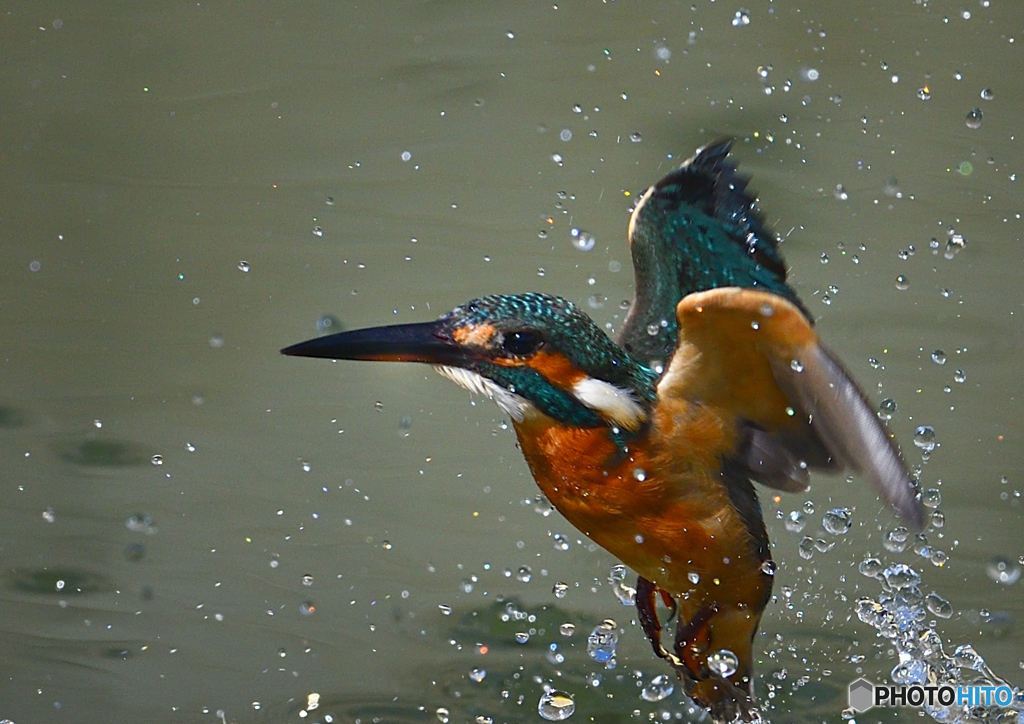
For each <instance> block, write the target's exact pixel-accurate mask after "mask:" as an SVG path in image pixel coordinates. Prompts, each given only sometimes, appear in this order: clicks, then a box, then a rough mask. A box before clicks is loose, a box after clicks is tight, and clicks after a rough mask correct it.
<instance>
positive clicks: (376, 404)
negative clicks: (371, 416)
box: [373, 400, 384, 412]
mask: <svg viewBox="0 0 1024 724" xmlns="http://www.w3.org/2000/svg"><path fill="white" fill-rule="evenodd" d="M373 409H374V410H376V411H377V412H380V411H381V410H383V409H384V403H383V402H381V401H380V400H377V401H376V402H374V403H373Z"/></svg>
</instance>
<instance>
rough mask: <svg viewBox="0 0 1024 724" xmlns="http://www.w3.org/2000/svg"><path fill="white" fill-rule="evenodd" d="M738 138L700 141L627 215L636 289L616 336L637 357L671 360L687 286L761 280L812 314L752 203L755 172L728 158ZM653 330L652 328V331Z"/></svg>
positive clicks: (698, 287)
mask: <svg viewBox="0 0 1024 724" xmlns="http://www.w3.org/2000/svg"><path fill="white" fill-rule="evenodd" d="M731 147H732V140H731V139H725V140H721V141H717V142H715V143H712V144H710V145H708V146H704V147H703V148H701V149H699V150H698V151H697V153H696V155H694V157H693V158H691V159H689V160H687V161H685V162H684V163H683V165H682V166H680V167H679V168H678V169H676V170H675V171H673V172H672V173H670V174H668V175H667V176H665V177H664V178H663V179H661V180H660V181H658V183H656V184H654V186H651V188H649V189H647V192H646V193H645V194H644V195H643V196H642V197H641V198H640V200H639V201H638V202H637V205H636V208H635V209H634V210H633V215H632V217H631V218H630V221H629V244H630V251H631V253H632V255H633V269H634V273H635V275H636V284H635V287H636V297H635V299H634V300H633V305H632V307H631V309H630V312H629V315H628V316H627V317H626V321H625V322H624V323H623V326H622V330H621V331H620V332H619V335H618V338H617V340H616V341H618V343H619V344H620V345H621V346H623V347H624V348H625V349H626V350H627V351H628V352H629V353H630V354H632V355H633V357H634V358H636V359H637V360H640V361H641V362H644V363H646V364H650V363H651V362H652V361H658V362H660V363H662V364H663V365H664V367H665V368H667V367H668V362H669V360H670V359H671V357H672V353H673V351H674V350H675V346H676V338H677V334H678V327H677V323H676V315H675V309H676V304H678V303H679V300H680V299H682V298H683V297H685V296H686V295H687V294H692V293H694V292H700V291H704V290H707V289H714V288H717V287H730V286H731V287H755V288H762V289H765V290H766V291H770V292H773V293H775V294H778V295H780V296H783V297H785V298H786V299H788V300H789V301H791V302H792V303H793V304H795V305H796V306H797V307H798V308H799V309H800V310H801V312H802V313H803V314H804V316H806V317H807V318H808V319H809V318H810V315H809V314H808V313H807V310H806V309H804V307H803V305H802V304H801V303H800V300H799V299H798V298H797V296H796V292H794V291H793V290H792V289H791V288H790V287H789V285H788V284H786V265H785V261H784V260H783V258H782V254H781V253H780V252H779V248H778V241H777V239H776V238H775V235H774V234H773V233H772V231H771V229H769V228H768V226H767V225H766V224H765V221H764V219H763V218H762V216H761V214H760V213H759V212H758V211H757V210H756V209H755V208H754V197H753V196H752V195H751V194H750V193H748V191H747V183H748V181H749V179H747V178H746V177H745V176H741V175H740V174H738V173H737V172H736V166H735V164H733V163H732V162H731V161H729V160H728V158H727V156H728V154H729V149H730V148H731ZM651 331H653V332H655V333H654V334H650V332H651Z"/></svg>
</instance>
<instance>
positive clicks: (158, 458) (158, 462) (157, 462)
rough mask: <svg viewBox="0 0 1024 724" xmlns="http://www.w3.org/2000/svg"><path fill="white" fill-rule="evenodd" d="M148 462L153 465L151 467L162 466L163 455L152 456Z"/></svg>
mask: <svg viewBox="0 0 1024 724" xmlns="http://www.w3.org/2000/svg"><path fill="white" fill-rule="evenodd" d="M149 462H151V463H153V465H163V464H164V456H163V455H154V456H153V457H151V458H150V459H149Z"/></svg>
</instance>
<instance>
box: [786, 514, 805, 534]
mask: <svg viewBox="0 0 1024 724" xmlns="http://www.w3.org/2000/svg"><path fill="white" fill-rule="evenodd" d="M783 525H785V526H786V530H788V531H789V532H790V533H799V532H800V531H802V530H803V529H804V526H806V525H807V521H806V520H804V516H803V513H801V512H800V511H799V510H791V511H789V515H787V516H786V520H785V523H783Z"/></svg>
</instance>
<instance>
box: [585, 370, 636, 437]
mask: <svg viewBox="0 0 1024 724" xmlns="http://www.w3.org/2000/svg"><path fill="white" fill-rule="evenodd" d="M572 393H573V395H575V396H576V399H577V400H579V401H580V402H582V403H583V404H584V405H586V406H587V407H589V408H590V409H591V410H594V411H596V412H598V413H600V414H601V416H602V417H604V419H605V420H607V421H608V422H611V423H613V424H615V425H618V426H619V427H623V428H625V429H627V430H629V431H630V432H634V431H636V430H638V429H639V428H640V424H641V423H642V422H643V421H644V420H646V419H647V413H646V412H644V408H643V407H641V405H640V403H639V402H637V399H636V397H635V396H634V395H633V393H632V392H631V391H630V390H624V389H622V388H621V387H616V386H615V385H613V384H612V383H610V382H605V381H604V380H598V379H594V378H593V377H584V378H583V379H581V380H579V381H578V382H576V383H574V384H573V386H572Z"/></svg>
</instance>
